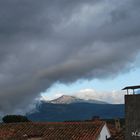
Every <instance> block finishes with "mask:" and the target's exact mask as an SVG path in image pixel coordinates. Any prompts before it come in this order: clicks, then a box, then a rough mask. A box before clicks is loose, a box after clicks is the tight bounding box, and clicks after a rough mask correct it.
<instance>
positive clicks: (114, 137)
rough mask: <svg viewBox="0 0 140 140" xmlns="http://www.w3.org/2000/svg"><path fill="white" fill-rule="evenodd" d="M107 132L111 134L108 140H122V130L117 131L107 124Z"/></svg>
mask: <svg viewBox="0 0 140 140" xmlns="http://www.w3.org/2000/svg"><path fill="white" fill-rule="evenodd" d="M107 126H108V128H109V131H110V133H111V138H110V139H109V140H124V139H125V138H124V130H123V129H121V130H120V131H117V130H116V128H115V126H114V125H112V124H107Z"/></svg>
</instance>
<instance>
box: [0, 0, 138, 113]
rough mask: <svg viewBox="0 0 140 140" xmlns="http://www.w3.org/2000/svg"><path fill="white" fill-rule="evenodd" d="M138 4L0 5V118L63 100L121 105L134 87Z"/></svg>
mask: <svg viewBox="0 0 140 140" xmlns="http://www.w3.org/2000/svg"><path fill="white" fill-rule="evenodd" d="M139 13H140V1H139V0H111V1H110V0H86V1H85V0H70V1H68V0H51V1H50V0H41V1H38V0H22V1H19V0H12V1H11V0H1V1H0V113H1V114H2V113H3V114H6V113H15V112H26V111H28V110H30V108H32V107H33V104H34V103H35V102H36V101H37V100H40V99H42V98H43V99H45V100H46V99H53V98H55V97H58V96H61V95H62V94H68V95H75V96H77V97H80V98H85V99H88V98H90V99H91V98H96V99H100V100H105V101H108V102H110V103H123V102H124V101H123V95H124V92H122V91H121V89H122V88H123V87H124V86H127V85H139V84H140V80H139V73H140V62H139V58H140V14H139Z"/></svg>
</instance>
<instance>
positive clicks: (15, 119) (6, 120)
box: [2, 115, 30, 123]
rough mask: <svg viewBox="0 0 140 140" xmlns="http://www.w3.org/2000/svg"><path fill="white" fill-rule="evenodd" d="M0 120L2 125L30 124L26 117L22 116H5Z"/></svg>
mask: <svg viewBox="0 0 140 140" xmlns="http://www.w3.org/2000/svg"><path fill="white" fill-rule="evenodd" d="M2 120H3V122H4V123H16V122H30V120H28V118H27V117H26V116H22V115H6V116H4V117H3V118H2Z"/></svg>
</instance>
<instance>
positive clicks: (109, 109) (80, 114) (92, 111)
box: [26, 96, 124, 122]
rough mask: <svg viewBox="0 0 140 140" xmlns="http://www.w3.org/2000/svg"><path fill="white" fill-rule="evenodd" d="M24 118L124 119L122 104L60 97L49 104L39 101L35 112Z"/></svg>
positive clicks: (64, 119)
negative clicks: (97, 117) (95, 117)
mask: <svg viewBox="0 0 140 140" xmlns="http://www.w3.org/2000/svg"><path fill="white" fill-rule="evenodd" d="M26 116H27V117H28V118H29V119H30V120H32V121H41V122H42V121H44V122H45V121H49V122H56V121H57V122H58V121H71V120H73V121H74V120H88V119H91V118H92V117H93V116H100V117H101V118H103V119H108V118H117V117H119V118H124V105H123V104H107V103H106V104H105V103H102V102H101V103H100V104H99V102H98V103H96V102H94V100H92V103H91V100H90V101H89V102H85V100H82V99H79V98H76V97H71V96H68V97H67V96H62V97H60V98H58V99H56V100H52V101H50V102H45V101H41V103H39V104H37V105H36V111H34V112H30V113H27V114H26Z"/></svg>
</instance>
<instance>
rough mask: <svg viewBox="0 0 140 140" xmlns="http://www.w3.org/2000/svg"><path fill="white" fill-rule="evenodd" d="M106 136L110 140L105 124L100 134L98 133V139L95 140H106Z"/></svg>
mask: <svg viewBox="0 0 140 140" xmlns="http://www.w3.org/2000/svg"><path fill="white" fill-rule="evenodd" d="M106 136H107V138H110V136H111V135H110V132H109V130H108V128H107V126H106V124H105V125H104V127H103V129H102V130H101V133H100V135H99V137H98V138H97V140H106Z"/></svg>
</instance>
